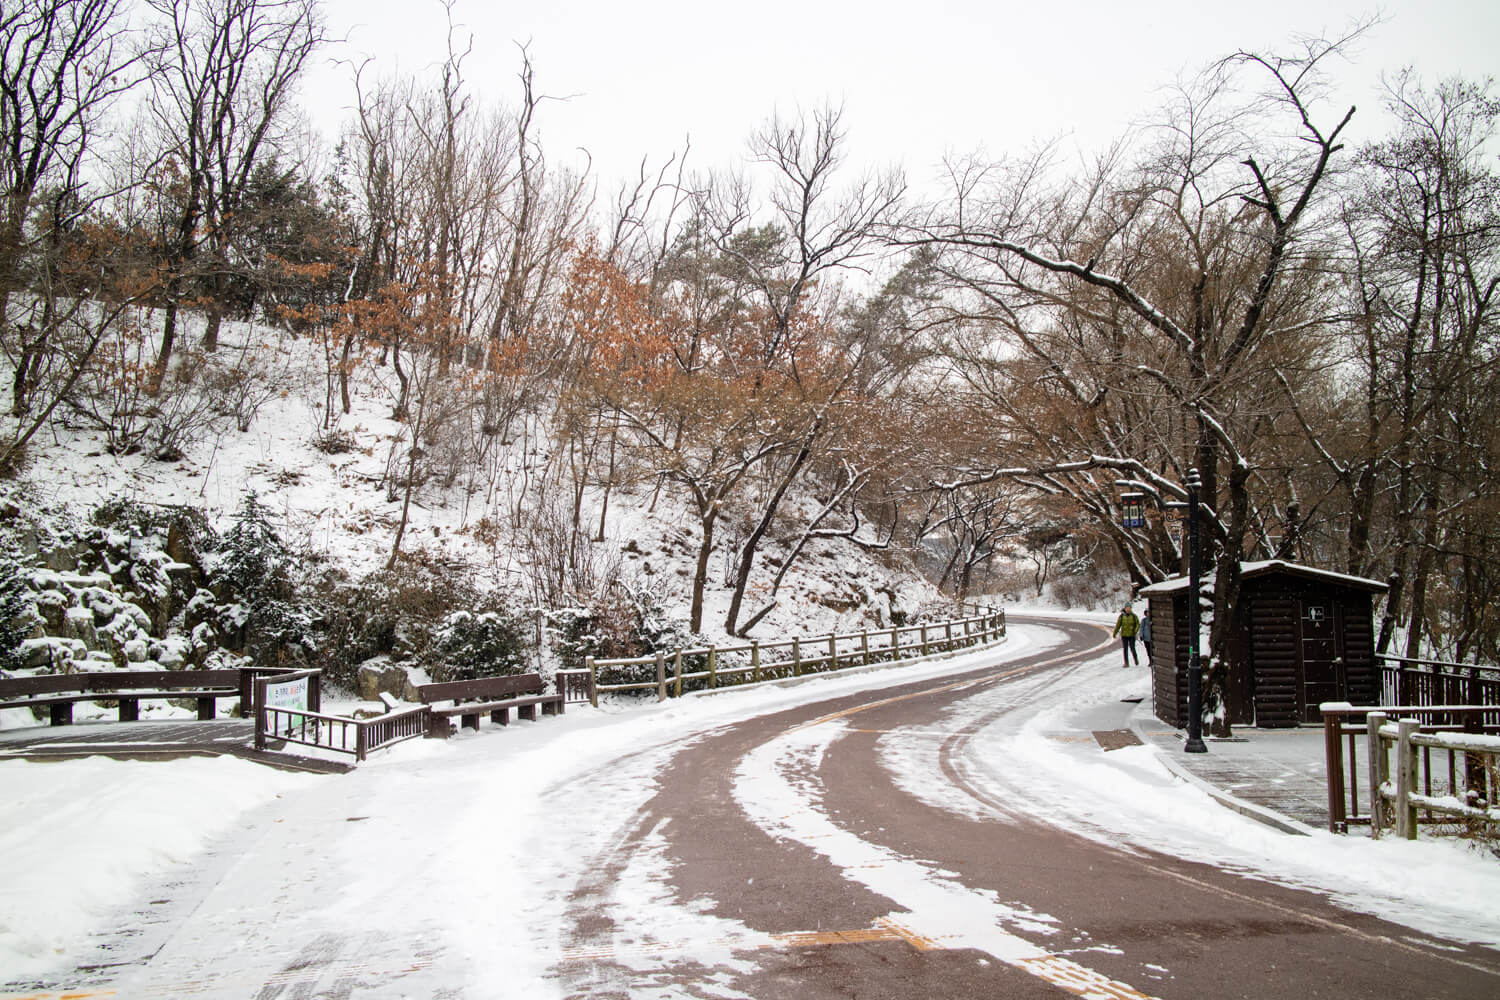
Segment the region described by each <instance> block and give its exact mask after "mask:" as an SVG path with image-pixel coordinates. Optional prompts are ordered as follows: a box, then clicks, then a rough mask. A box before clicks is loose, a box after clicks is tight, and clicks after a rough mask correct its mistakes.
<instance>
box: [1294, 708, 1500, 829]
mask: <svg viewBox="0 0 1500 1000" xmlns="http://www.w3.org/2000/svg"><path fill="white" fill-rule="evenodd" d="M1322 712H1323V748H1324V758H1325V761H1326V764H1327V769H1328V829H1329V830H1331V831H1333V832H1334V833H1347V832H1348V830H1349V827H1350V826H1351V825H1358V824H1364V825H1368V826H1369V827H1370V831H1371V835H1372V836H1377V837H1378V836H1379V835H1380V831H1381V830H1382V829H1387V828H1391V827H1397V828H1399V830H1400V832H1401V834H1402V835H1403V836H1411V837H1415V836H1416V825H1417V824H1418V823H1443V822H1449V823H1451V822H1453V821H1454V820H1455V819H1456V818H1463V817H1465V816H1467V817H1468V818H1474V816H1473V815H1472V814H1467V813H1461V812H1458V811H1453V810H1451V809H1448V808H1447V807H1448V806H1449V805H1450V804H1456V805H1463V806H1465V807H1472V808H1477V807H1478V806H1477V805H1476V804H1477V803H1480V802H1482V803H1483V804H1484V805H1483V808H1484V809H1487V810H1489V811H1490V812H1491V813H1493V812H1494V806H1495V798H1494V796H1495V792H1496V787H1495V784H1496V777H1495V758H1494V757H1493V756H1491V757H1489V758H1488V760H1486V759H1485V758H1484V754H1486V753H1492V751H1491V750H1488V749H1486V748H1487V747H1490V746H1492V745H1493V742H1494V741H1495V740H1496V739H1497V738H1500V723H1497V722H1496V720H1495V719H1494V718H1493V715H1494V710H1493V708H1491V707H1489V706H1476V705H1420V706H1418V705H1386V706H1370V707H1361V708H1355V707H1354V706H1352V705H1347V704H1342V703H1334V702H1328V703H1325V704H1324V705H1323V706H1322ZM1407 723H1409V724H1410V725H1406V729H1407V735H1408V738H1407V740H1406V742H1405V743H1404V744H1403V743H1402V742H1401V739H1400V735H1401V729H1402V726H1403V725H1405V724H1407ZM1412 737H1416V738H1415V739H1413V738H1412ZM1393 750H1394V751H1396V760H1395V762H1394V764H1393V762H1392V759H1391V753H1392V751H1393ZM1392 774H1395V775H1396V776H1397V781H1396V782H1394V783H1393V782H1392V781H1391V775H1392ZM1362 777H1363V779H1364V780H1363V782H1361V778H1362ZM1361 787H1363V788H1364V794H1363V796H1361V793H1360V789H1361ZM1398 794H1399V795H1400V796H1402V798H1401V803H1402V804H1401V805H1399V806H1397V807H1396V810H1395V814H1394V815H1393V814H1391V812H1390V809H1389V806H1388V804H1389V803H1393V802H1396V801H1397V797H1398ZM1449 800H1451V803H1450V801H1449ZM1411 810H1416V811H1415V812H1412V811H1411ZM1412 816H1414V817H1415V818H1411V819H1410V821H1409V823H1408V820H1407V818H1406V817H1412ZM1494 819H1500V815H1496V816H1494V817H1493V818H1492V819H1491V820H1490V821H1494Z"/></svg>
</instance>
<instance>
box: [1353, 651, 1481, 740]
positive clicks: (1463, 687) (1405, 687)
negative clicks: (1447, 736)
mask: <svg viewBox="0 0 1500 1000" xmlns="http://www.w3.org/2000/svg"><path fill="white" fill-rule="evenodd" d="M1375 658H1376V660H1377V661H1379V664H1380V703H1381V704H1382V705H1406V706H1412V707H1421V706H1430V705H1475V706H1478V705H1483V706H1493V707H1492V708H1491V710H1490V712H1489V713H1487V714H1486V715H1485V716H1484V720H1485V724H1486V725H1500V667H1489V666H1480V665H1478V664H1473V663H1452V662H1449V661H1447V660H1419V659H1411V658H1408V657H1403V656H1387V655H1385V654H1377V656H1376V657H1375ZM1442 721H1443V722H1444V724H1452V723H1451V722H1449V721H1448V720H1442Z"/></svg>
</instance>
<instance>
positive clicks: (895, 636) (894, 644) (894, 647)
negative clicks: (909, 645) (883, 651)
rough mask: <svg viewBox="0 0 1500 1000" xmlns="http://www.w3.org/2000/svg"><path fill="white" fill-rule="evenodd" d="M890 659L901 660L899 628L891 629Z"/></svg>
mask: <svg viewBox="0 0 1500 1000" xmlns="http://www.w3.org/2000/svg"><path fill="white" fill-rule="evenodd" d="M891 659H892V660H899V659H901V626H899V625H897V626H896V627H895V628H893V629H891Z"/></svg>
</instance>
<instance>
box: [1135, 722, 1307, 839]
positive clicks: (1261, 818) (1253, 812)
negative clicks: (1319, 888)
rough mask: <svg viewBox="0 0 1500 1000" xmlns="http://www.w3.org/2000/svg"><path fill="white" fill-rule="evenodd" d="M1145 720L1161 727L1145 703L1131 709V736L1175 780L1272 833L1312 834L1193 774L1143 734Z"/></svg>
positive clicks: (1284, 818)
mask: <svg viewBox="0 0 1500 1000" xmlns="http://www.w3.org/2000/svg"><path fill="white" fill-rule="evenodd" d="M1147 719H1149V720H1151V721H1152V722H1154V723H1156V724H1157V725H1161V723H1160V722H1159V721H1158V720H1157V719H1156V717H1155V716H1154V715H1152V714H1151V709H1150V707H1149V706H1148V705H1147V703H1146V702H1142V703H1141V704H1139V705H1137V706H1136V707H1135V710H1134V711H1132V712H1131V713H1130V731H1131V732H1132V733H1134V734H1135V735H1136V738H1137V739H1139V740H1140V741H1141V742H1142V743H1144V744H1145V745H1146V746H1148V747H1151V748H1152V749H1153V750H1155V751H1156V756H1157V757H1158V759H1160V760H1161V762H1162V763H1163V764H1165V765H1166V768H1167V770H1168V771H1171V772H1172V774H1173V775H1174V776H1175V777H1177V778H1180V779H1181V780H1183V781H1185V782H1187V783H1188V784H1189V785H1192V786H1193V787H1194V788H1197V789H1199V790H1200V791H1202V792H1203V794H1205V795H1207V796H1208V797H1209V798H1211V799H1213V800H1214V801H1215V802H1217V803H1219V805H1221V806H1224V807H1225V808H1227V809H1232V810H1234V811H1235V812H1237V813H1239V814H1240V815H1241V816H1245V817H1246V818H1248V819H1253V820H1255V821H1256V822H1257V823H1264V824H1265V825H1266V826H1269V827H1271V828H1272V829H1273V830H1278V831H1280V832H1281V833H1287V834H1291V835H1293V836H1297V837H1309V836H1312V834H1314V833H1315V832H1316V831H1315V830H1314V829H1313V828H1312V827H1310V826H1308V825H1307V824H1306V823H1303V822H1301V821H1299V820H1295V819H1292V818H1291V817H1290V816H1283V815H1282V814H1281V813H1279V812H1277V811H1276V810H1274V809H1267V808H1266V807H1265V806H1259V805H1256V804H1255V803H1253V802H1246V801H1245V800H1244V799H1242V798H1239V797H1238V796H1236V795H1233V794H1231V793H1229V792H1226V791H1224V789H1222V788H1220V787H1218V786H1217V785H1214V784H1211V783H1209V782H1207V781H1205V780H1204V779H1202V778H1200V777H1199V776H1198V775H1196V774H1194V773H1193V772H1192V770H1191V769H1190V768H1189V767H1188V766H1187V765H1186V764H1184V763H1183V762H1182V761H1181V760H1178V759H1177V757H1176V756H1175V755H1173V754H1171V753H1168V752H1167V751H1166V750H1165V748H1163V747H1162V746H1160V745H1159V744H1158V743H1157V742H1156V740H1154V739H1153V738H1152V737H1151V736H1149V735H1148V734H1147V733H1146V731H1145V728H1144V722H1145V720H1147Z"/></svg>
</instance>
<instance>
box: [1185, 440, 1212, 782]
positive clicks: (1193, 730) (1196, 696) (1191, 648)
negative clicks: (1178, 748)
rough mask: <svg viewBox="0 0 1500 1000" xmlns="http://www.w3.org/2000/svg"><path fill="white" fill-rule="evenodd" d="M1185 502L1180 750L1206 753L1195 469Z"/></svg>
mask: <svg viewBox="0 0 1500 1000" xmlns="http://www.w3.org/2000/svg"><path fill="white" fill-rule="evenodd" d="M1184 485H1186V486H1187V505H1188V511H1187V514H1188V735H1187V743H1186V744H1185V745H1184V746H1183V748H1182V749H1183V750H1185V751H1187V752H1188V753H1208V747H1206V746H1204V745H1203V664H1202V661H1201V660H1200V659H1199V656H1198V641H1199V632H1200V631H1201V629H1200V625H1199V622H1200V618H1201V616H1202V613H1203V609H1202V608H1201V607H1200V606H1199V604H1198V585H1199V583H1200V582H1201V580H1202V574H1203V567H1202V563H1201V561H1200V559H1199V556H1198V488H1199V487H1200V486H1202V485H1203V481H1202V480H1201V479H1199V478H1198V470H1197V469H1189V470H1188V474H1187V482H1186V483H1185V484H1184Z"/></svg>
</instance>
